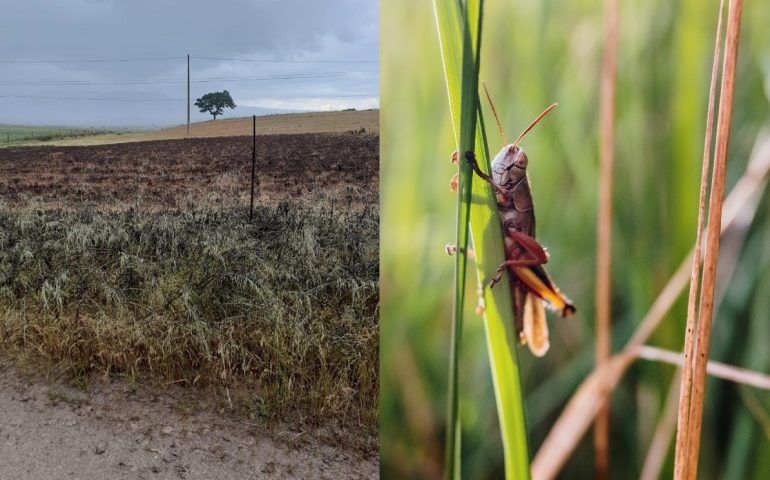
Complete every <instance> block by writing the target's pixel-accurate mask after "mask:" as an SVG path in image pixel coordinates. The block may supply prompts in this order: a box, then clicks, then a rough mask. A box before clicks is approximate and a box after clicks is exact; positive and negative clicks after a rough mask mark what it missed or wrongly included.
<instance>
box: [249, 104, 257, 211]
mask: <svg viewBox="0 0 770 480" xmlns="http://www.w3.org/2000/svg"><path fill="white" fill-rule="evenodd" d="M251 121H252V124H251V125H252V128H253V130H252V134H251V139H252V140H251V141H252V144H251V145H252V147H251V204H250V205H249V220H251V219H252V218H253V217H254V170H255V167H256V164H257V116H256V115H252V116H251Z"/></svg>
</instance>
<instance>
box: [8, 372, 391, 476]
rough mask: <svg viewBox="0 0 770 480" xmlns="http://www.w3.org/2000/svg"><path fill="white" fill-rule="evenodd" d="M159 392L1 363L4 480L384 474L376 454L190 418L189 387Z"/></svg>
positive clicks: (285, 432)
mask: <svg viewBox="0 0 770 480" xmlns="http://www.w3.org/2000/svg"><path fill="white" fill-rule="evenodd" d="M153 390H154V392H153ZM157 392H158V390H157V388H156V389H152V390H151V389H144V388H143V387H141V386H135V385H131V384H130V383H127V382H125V381H121V382H116V383H109V382H107V383H104V384H92V385H89V386H88V388H86V389H79V388H74V387H71V386H68V385H63V384H61V383H57V382H47V381H45V380H42V381H41V379H39V378H37V379H30V378H27V377H26V376H22V375H19V373H18V372H17V370H16V368H15V367H13V366H10V365H9V364H7V363H0V478H3V479H6V480H32V479H41V478H46V479H52V480H55V479H107V478H109V479H148V480H149V479H214V478H216V479H251V478H259V479H261V478H277V479H288V478H308V479H310V478H318V479H323V478H328V479H332V478H333V479H338V478H339V479H359V478H360V479H364V478H377V476H378V458H377V457H376V455H367V454H365V453H362V452H360V451H351V450H347V449H344V448H341V447H338V446H331V445H330V443H334V442H333V441H332V442H328V441H323V440H321V438H320V437H319V436H318V435H317V434H311V433H308V432H302V431H296V430H291V429H287V428H274V429H268V428H266V427H260V426H253V425H249V424H246V423H244V422H240V421H235V420H231V419H227V418H224V417H223V416H220V415H216V414H214V413H192V414H185V413H184V412H183V409H182V408H181V407H180V405H184V404H185V402H186V400H185V398H181V397H184V396H185V395H189V393H187V392H185V391H183V389H179V390H175V389H173V388H171V389H164V390H163V392H162V393H157ZM180 396H181V397H180ZM196 410H197V409H196Z"/></svg>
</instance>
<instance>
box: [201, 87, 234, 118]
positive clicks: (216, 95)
mask: <svg viewBox="0 0 770 480" xmlns="http://www.w3.org/2000/svg"><path fill="white" fill-rule="evenodd" d="M195 106H196V107H198V108H200V109H201V113H203V112H209V113H210V114H212V115H214V120H216V119H217V115H222V111H223V110H224V109H225V107H227V108H235V102H233V97H231V96H230V92H228V91H227V90H224V91H222V92H211V93H207V94H206V95H204V96H202V97H201V98H199V99H197V100H195Z"/></svg>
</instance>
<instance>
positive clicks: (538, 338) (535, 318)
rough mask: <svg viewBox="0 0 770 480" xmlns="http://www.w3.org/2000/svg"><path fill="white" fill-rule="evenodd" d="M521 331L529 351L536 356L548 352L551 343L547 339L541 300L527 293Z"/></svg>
mask: <svg viewBox="0 0 770 480" xmlns="http://www.w3.org/2000/svg"><path fill="white" fill-rule="evenodd" d="M523 317H524V318H523V324H524V325H523V327H524V328H523V333H524V338H525V339H526V342H527V345H528V346H529V349H530V351H532V354H533V355H534V356H536V357H542V356H543V355H545V354H546V353H547V352H548V349H549V348H550V346H551V344H550V342H549V341H548V323H546V321H545V307H544V306H543V301H542V300H541V299H540V298H538V297H536V296H535V295H533V294H532V293H529V294H527V296H526V299H525V300H524V315H523Z"/></svg>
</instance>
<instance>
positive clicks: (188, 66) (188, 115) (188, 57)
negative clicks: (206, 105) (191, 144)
mask: <svg viewBox="0 0 770 480" xmlns="http://www.w3.org/2000/svg"><path fill="white" fill-rule="evenodd" d="M187 135H188V136H189V135H190V54H189V53H188V54H187Z"/></svg>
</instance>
